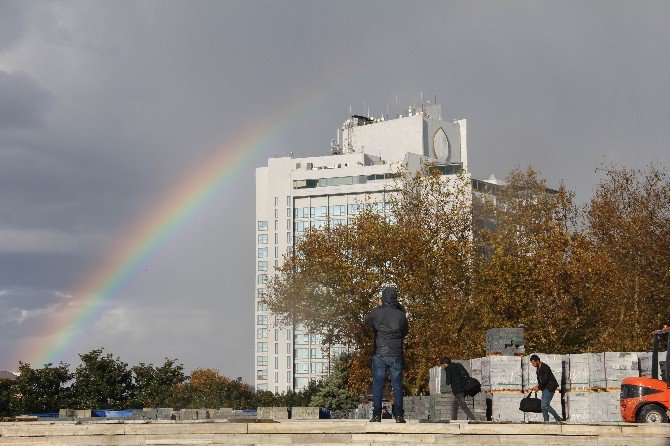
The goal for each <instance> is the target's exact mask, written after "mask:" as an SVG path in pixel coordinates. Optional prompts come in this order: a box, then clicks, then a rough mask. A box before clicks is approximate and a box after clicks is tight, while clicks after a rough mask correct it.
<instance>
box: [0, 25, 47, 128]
mask: <svg viewBox="0 0 670 446" xmlns="http://www.w3.org/2000/svg"><path fill="white" fill-rule="evenodd" d="M0 26H1V25H0ZM51 99H52V98H51V95H50V94H49V92H48V91H46V90H45V89H44V88H42V87H41V86H40V85H39V84H38V83H37V82H35V80H33V79H31V78H30V77H29V76H28V75H27V74H26V73H24V72H20V71H19V72H14V73H7V72H5V71H0V130H6V129H12V128H26V127H38V126H41V125H42V124H43V123H44V115H45V113H46V112H47V110H48V108H49V104H50V103H51Z"/></svg>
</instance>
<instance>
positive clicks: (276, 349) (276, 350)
mask: <svg viewBox="0 0 670 446" xmlns="http://www.w3.org/2000/svg"><path fill="white" fill-rule="evenodd" d="M277 354H279V344H278V343H277V342H275V355H277Z"/></svg>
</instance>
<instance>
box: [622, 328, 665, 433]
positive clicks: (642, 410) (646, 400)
mask: <svg viewBox="0 0 670 446" xmlns="http://www.w3.org/2000/svg"><path fill="white" fill-rule="evenodd" d="M668 333H670V329H669V328H668V326H667V325H666V326H665V327H664V328H663V329H662V330H656V331H654V333H653V335H654V350H653V353H652V357H651V358H652V359H651V362H652V365H651V367H652V368H651V378H647V377H630V378H626V379H624V380H623V381H622V382H621V395H620V396H621V399H620V403H619V410H620V411H621V418H623V420H624V421H628V422H631V423H635V422H637V423H667V422H668V410H669V409H670V377H669V376H668V375H670V374H669V373H668V372H667V369H666V372H665V376H664V377H663V379H659V377H658V349H659V344H660V341H661V339H662V337H663V336H665V335H668ZM667 338H668V339H667V345H666V362H665V363H666V364H670V362H668V360H669V359H670V335H668V336H667Z"/></svg>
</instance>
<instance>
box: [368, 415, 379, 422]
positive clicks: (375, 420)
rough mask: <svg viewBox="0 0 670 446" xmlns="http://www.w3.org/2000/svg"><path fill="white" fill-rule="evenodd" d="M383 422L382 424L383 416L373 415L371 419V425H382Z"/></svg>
mask: <svg viewBox="0 0 670 446" xmlns="http://www.w3.org/2000/svg"><path fill="white" fill-rule="evenodd" d="M381 422H382V416H381V415H372V418H370V423H381Z"/></svg>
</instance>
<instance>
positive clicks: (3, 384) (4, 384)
mask: <svg viewBox="0 0 670 446" xmlns="http://www.w3.org/2000/svg"><path fill="white" fill-rule="evenodd" d="M13 387H14V381H13V380H9V379H0V417H6V416H8V415H10V411H9V401H10V397H11V394H12V388H13Z"/></svg>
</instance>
